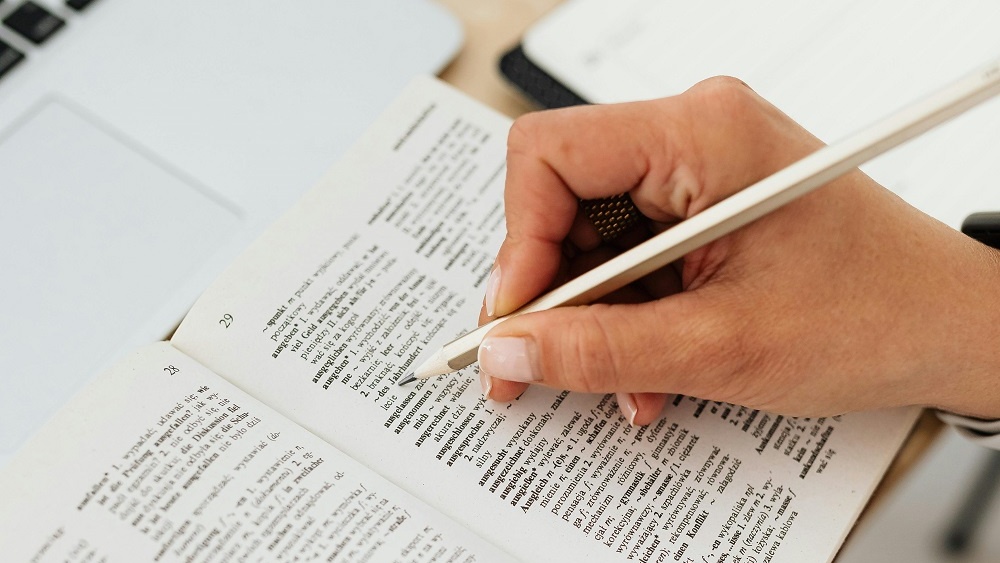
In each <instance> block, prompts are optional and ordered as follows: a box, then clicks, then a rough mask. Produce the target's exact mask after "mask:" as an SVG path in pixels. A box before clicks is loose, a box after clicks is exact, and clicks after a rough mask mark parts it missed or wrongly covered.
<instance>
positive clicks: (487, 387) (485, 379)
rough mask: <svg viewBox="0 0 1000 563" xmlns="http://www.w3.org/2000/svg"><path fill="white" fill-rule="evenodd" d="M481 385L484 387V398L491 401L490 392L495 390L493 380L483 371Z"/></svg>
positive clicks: (480, 375) (480, 377) (480, 376)
mask: <svg viewBox="0 0 1000 563" xmlns="http://www.w3.org/2000/svg"><path fill="white" fill-rule="evenodd" d="M479 384H480V385H482V386H483V397H486V398H487V399H489V398H490V391H492V390H493V379H492V378H490V376H488V375H486V372H485V371H483V370H482V369H480V370H479Z"/></svg>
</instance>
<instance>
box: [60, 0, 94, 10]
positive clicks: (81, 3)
mask: <svg viewBox="0 0 1000 563" xmlns="http://www.w3.org/2000/svg"><path fill="white" fill-rule="evenodd" d="M93 1H94V0H66V5H67V6H69V7H70V8H73V9H74V10H76V11H78V12H79V11H80V10H83V9H84V8H86V7H87V6H89V5H90V4H91V2H93Z"/></svg>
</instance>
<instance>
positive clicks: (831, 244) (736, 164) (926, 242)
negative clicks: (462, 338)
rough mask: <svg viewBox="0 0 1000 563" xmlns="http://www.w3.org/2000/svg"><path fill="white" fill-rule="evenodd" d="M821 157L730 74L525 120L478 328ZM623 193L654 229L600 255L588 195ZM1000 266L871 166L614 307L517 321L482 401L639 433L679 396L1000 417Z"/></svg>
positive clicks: (810, 141)
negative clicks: (574, 412) (585, 209)
mask: <svg viewBox="0 0 1000 563" xmlns="http://www.w3.org/2000/svg"><path fill="white" fill-rule="evenodd" d="M820 147H821V143H820V142H819V141H818V140H817V139H815V138H814V137H812V136H811V135H810V134H809V133H808V132H806V131H805V130H803V129H802V128H801V127H799V126H798V125H797V124H795V123H794V122H793V121H792V120H790V119H789V118H788V117H787V116H785V115H784V114H782V113H781V112H780V111H778V110H777V109H776V108H774V107H773V106H771V105H770V104H768V103H767V102H766V101H764V100H763V99H762V98H760V97H759V96H757V95H756V94H755V93H753V92H752V91H751V90H750V89H749V88H748V87H747V86H746V85H744V84H742V83H741V82H739V81H737V80H734V79H726V78H718V79H711V80H708V81H705V82H703V83H701V84H699V85H697V86H695V87H694V88H692V89H691V90H689V91H688V92H685V93H684V94H682V95H680V96H675V97H672V98H664V99H661V100H654V101H649V102H639V103H632V104H621V105H610V106H589V107H579V108H570V109H566V110H558V111H551V112H541V113H537V114H531V115H528V116H525V117H523V118H521V119H519V120H518V121H517V122H516V123H515V124H514V127H513V128H512V129H511V132H510V137H509V140H508V171H507V184H506V194H505V203H506V213H507V228H508V234H507V238H506V239H505V241H504V243H503V245H502V247H501V249H500V252H499V254H498V257H497V261H496V266H495V269H494V271H493V273H492V274H491V277H490V281H489V283H488V284H487V295H486V299H485V306H484V312H483V314H482V315H481V321H486V320H489V319H490V318H493V317H495V316H500V315H504V314H507V313H510V312H512V311H514V310H515V309H517V308H518V307H520V306H521V305H523V304H524V303H526V302H527V301H529V300H531V299H532V298H534V297H536V296H537V295H539V294H540V293H542V292H543V291H545V290H546V289H549V288H551V287H553V286H554V285H558V284H559V283H561V282H562V281H564V280H565V279H567V278H568V277H572V276H573V275H575V274H577V273H579V272H580V271H584V270H586V269H589V268H590V267H593V266H594V265H596V264H597V263H600V262H601V261H604V260H606V259H608V258H610V257H611V256H613V255H614V254H616V253H618V252H620V251H621V250H622V249H623V248H626V247H628V246H629V245H632V244H635V243H637V242H639V241H640V240H641V239H642V238H644V237H646V236H649V234H651V233H655V232H658V231H659V230H662V229H663V228H665V227H666V226H669V225H670V224H673V223H676V222H677V221H679V220H682V219H684V218H686V217H690V216H691V215H694V214H695V213H698V212H700V211H702V210H704V209H705V208H707V207H709V206H710V205H712V204H714V203H716V202H718V201H719V200H721V199H724V198H725V197H727V196H728V195H730V194H732V193H734V192H736V191H738V190H740V189H742V188H744V187H746V186H748V185H750V184H752V183H754V182H755V181H757V180H760V179H762V178H764V177H766V176H767V175H769V174H771V173H773V172H775V171H777V170H779V169H781V168H783V167H785V166H787V165H788V164H790V163H792V162H794V161H796V160H798V159H800V158H802V157H803V156H805V155H807V154H809V153H811V152H813V151H815V150H817V149H818V148H820ZM622 192H629V193H630V195H631V197H632V199H633V201H634V202H635V204H636V206H637V207H638V208H639V210H640V211H641V212H642V213H643V215H644V216H645V217H646V218H647V221H646V222H645V223H644V224H643V225H641V226H639V227H637V228H635V229H633V230H632V231H631V232H629V233H626V234H625V235H623V236H622V237H621V238H620V239H616V240H615V241H614V244H603V243H602V242H601V240H600V237H599V236H598V235H597V233H596V231H595V230H594V228H593V226H592V225H590V224H589V222H588V221H587V220H586V219H584V218H583V217H582V216H581V215H580V213H579V210H578V200H579V199H580V198H583V199H595V198H600V197H606V196H609V195H614V194H617V193H622ZM995 256H996V255H995V254H993V253H992V251H991V250H989V249H987V248H986V247H984V246H982V245H980V244H978V243H975V242H973V241H971V240H970V239H967V238H966V237H964V236H963V235H961V234H959V233H956V232H955V231H953V230H951V229H949V228H948V227H946V226H944V225H942V224H940V223H938V222H936V221H935V220H933V219H931V218H930V217H928V216H926V215H924V214H922V213H920V212H919V211H917V210H915V209H913V208H912V207H910V206H908V205H907V204H906V203H904V202H903V201H902V200H900V199H899V198H897V197H896V196H894V195H893V194H892V193H890V192H888V191H887V190H885V189H883V188H882V187H880V186H879V185H878V184H876V183H875V182H874V181H872V180H871V179H870V178H868V177H866V176H865V175H863V174H862V173H861V172H859V171H854V172H852V173H849V174H847V175H846V176H844V177H842V178H840V179H838V180H836V181H834V182H832V183H831V184H829V185H827V186H824V187H822V188H820V189H818V190H816V191H815V192H813V193H811V194H809V195H807V196H804V197H802V198H800V199H799V200H797V201H795V202H793V203H791V204H789V205H787V206H785V207H783V208H782V209H779V210H778V211H775V212H774V213H772V214H770V215H768V216H766V217H764V218H762V219H760V220H758V221H756V222H755V223H753V224H751V225H748V226H746V227H744V228H742V229H739V230H737V231H736V232H734V233H732V234H730V235H728V236H726V237H723V238H721V239H719V240H717V241H715V242H714V243H711V244H709V245H707V246H705V247H703V248H701V249H699V250H697V251H695V252H692V253H690V254H689V255H687V256H686V257H685V259H684V260H683V263H682V264H675V265H674V266H673V267H670V268H665V269H663V270H661V271H659V272H656V273H655V274H653V275H650V276H648V277H647V278H645V279H643V280H640V282H636V283H635V284H632V286H630V287H627V288H624V289H623V290H620V291H618V292H616V293H615V294H613V295H611V296H609V297H608V299H607V300H606V301H607V302H606V303H603V304H594V305H589V306H581V307H567V308H562V309H557V310H552V311H545V312H541V313H532V314H528V315H522V316H520V317H517V318H514V319H510V320H508V321H505V322H503V323H501V324H500V325H499V326H497V327H496V328H494V329H493V330H492V331H491V332H490V333H489V335H488V336H487V338H486V339H485V340H484V342H483V346H482V347H481V348H480V356H479V360H480V369H481V371H482V372H483V382H484V391H485V392H486V393H487V394H488V396H490V397H491V398H493V399H496V400H501V401H503V400H510V399H513V398H514V397H516V396H517V395H518V394H520V393H521V392H522V391H523V390H524V388H525V385H526V384H527V383H538V384H543V385H548V386H551V387H556V388H562V389H571V390H578V391H585V392H617V393H619V404H621V405H622V406H623V410H624V411H626V414H627V416H629V419H630V421H632V422H633V423H635V424H645V423H648V422H650V421H652V420H654V419H655V418H656V417H657V416H658V415H659V412H660V410H661V408H662V405H663V403H664V401H665V398H664V395H663V394H664V393H683V394H687V395H692V396H697V397H700V398H705V399H711V400H719V401H726V402H732V403H737V404H741V405H745V406H749V407H754V408H762V409H766V410H770V411H774V412H779V413H784V414H789V415H805V416H822V415H828V414H837V413H842V412H847V411H853V410H864V409H871V408H881V407H892V406H899V405H909V404H924V405H931V406H937V407H942V408H945V409H948V410H954V411H958V412H963V413H966V414H975V415H979V416H996V415H998V414H1000V401H998V400H997V396H998V395H1000V391H998V390H997V384H996V383H993V382H992V381H993V380H994V379H996V378H995V377H994V374H995V373H997V368H998V367H1000V366H998V365H997V363H998V360H997V357H998V356H1000V354H996V352H995V343H996V342H997V341H998V340H997V337H998V336H1000V334H997V333H998V332H1000V323H998V322H997V321H998V320H1000V303H998V302H997V299H996V298H995V297H993V295H994V293H995V292H994V290H993V289H992V288H993V287H994V286H995V280H996V279H997V275H998V273H1000V272H998V269H1000V268H998V266H997V260H996V258H995ZM990 257H993V259H989V258H990Z"/></svg>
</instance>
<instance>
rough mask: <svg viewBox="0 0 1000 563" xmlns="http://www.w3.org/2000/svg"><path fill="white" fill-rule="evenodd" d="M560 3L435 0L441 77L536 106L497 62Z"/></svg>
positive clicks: (912, 445) (910, 448)
mask: <svg viewBox="0 0 1000 563" xmlns="http://www.w3.org/2000/svg"><path fill="white" fill-rule="evenodd" d="M560 1H561V0H477V1H475V2H470V1H469V0H438V2H439V3H441V4H443V5H445V6H447V7H448V8H449V9H450V10H451V11H452V13H454V14H455V15H456V16H458V18H459V19H460V20H461V21H462V23H463V25H464V26H465V45H464V47H463V49H462V51H461V52H460V53H459V55H458V57H456V59H455V60H454V62H452V64H451V65H449V66H448V68H447V69H445V71H444V72H443V73H442V74H441V78H443V79H444V80H445V81H446V82H448V83H450V84H452V85H453V86H455V87H457V88H458V89H459V90H462V91H463V92H465V93H466V94H469V95H470V96H472V97H473V98H475V99H477V100H479V101H481V102H483V103H485V104H486V105H488V106H490V107H492V108H494V109H496V110H498V111H500V112H501V113H504V114H505V115H507V116H510V117H517V116H518V115H521V114H522V113H526V112H528V111H531V110H533V109H535V108H534V107H532V106H531V105H530V104H529V103H528V102H527V101H526V100H525V99H524V98H522V97H521V96H520V94H519V93H518V92H517V91H516V90H515V89H514V88H513V87H511V86H509V85H508V84H507V83H506V82H505V81H504V79H503V78H502V77H501V75H500V71H499V70H498V66H497V64H498V61H499V60H500V56H501V55H502V54H503V53H505V52H506V51H507V50H509V49H510V48H511V47H512V46H514V45H516V44H517V43H519V42H520V37H521V35H522V34H523V33H524V30H525V29H527V28H528V26H530V25H531V23H532V22H534V21H535V20H537V19H538V18H540V17H542V16H543V15H545V14H546V13H547V12H549V11H550V10H551V9H552V8H553V7H555V6H556V5H557V4H559V3H560ZM942 426H943V424H942V423H941V422H940V421H939V420H938V419H937V417H936V416H934V415H933V413H930V412H925V413H924V415H923V416H922V417H921V418H920V420H919V421H918V422H917V425H916V427H915V428H914V431H913V434H912V435H911V436H910V438H909V440H907V442H906V444H905V445H904V446H903V449H902V450H900V452H899V455H897V456H896V459H895V460H894V461H893V463H892V466H891V467H890V468H889V471H888V472H887V473H886V476H885V478H884V479H883V480H882V483H881V484H880V485H879V487H878V489H877V490H876V492H875V495H874V496H872V499H871V501H870V502H869V504H868V507H867V508H866V509H865V512H864V513H863V514H862V516H861V520H863V519H864V518H865V517H866V516H867V515H868V514H870V513H871V508H872V507H873V506H874V505H876V504H878V503H879V502H880V501H881V500H882V499H883V498H884V497H885V495H886V492H887V491H889V490H891V489H892V487H893V486H894V485H895V484H896V483H898V482H899V481H900V479H902V477H903V476H905V475H906V472H907V471H908V470H909V469H910V468H911V467H913V465H914V464H915V463H916V462H917V461H918V460H919V459H920V457H921V455H922V454H923V453H924V451H925V450H926V449H927V447H928V446H930V445H931V443H932V442H933V441H934V439H935V438H936V437H937V436H938V434H939V432H940V430H941V428H942ZM873 431H877V429H873ZM861 520H859V522H860V521H861Z"/></svg>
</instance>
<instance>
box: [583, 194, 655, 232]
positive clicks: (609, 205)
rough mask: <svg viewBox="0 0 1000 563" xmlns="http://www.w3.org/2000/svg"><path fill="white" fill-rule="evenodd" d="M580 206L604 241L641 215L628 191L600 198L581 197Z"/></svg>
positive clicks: (634, 221)
mask: <svg viewBox="0 0 1000 563" xmlns="http://www.w3.org/2000/svg"><path fill="white" fill-rule="evenodd" d="M580 208H581V209H583V213H584V215H586V216H587V218H589V219H590V221H591V222H592V223H593V224H594V227H596V228H597V232H598V233H599V234H600V235H601V238H602V239H604V240H606V241H608V240H612V239H614V238H615V237H617V236H618V235H620V234H622V233H623V232H625V231H626V230H627V229H628V228H629V227H631V226H632V225H634V224H636V222H637V221H638V220H639V217H640V216H641V214H640V213H639V210H638V209H636V207H635V204H634V203H632V198H631V197H629V195H628V193H623V194H618V195H614V196H611V197H604V198H600V199H581V200H580Z"/></svg>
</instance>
